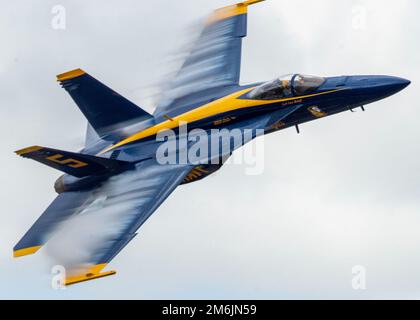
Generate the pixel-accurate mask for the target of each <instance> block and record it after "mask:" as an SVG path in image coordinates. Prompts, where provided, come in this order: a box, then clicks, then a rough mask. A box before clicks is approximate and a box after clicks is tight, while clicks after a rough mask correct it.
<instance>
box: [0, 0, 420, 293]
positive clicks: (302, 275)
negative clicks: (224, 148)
mask: <svg viewBox="0 0 420 320" xmlns="http://www.w3.org/2000/svg"><path fill="white" fill-rule="evenodd" d="M232 3H234V1H230V0H217V1H215V0H179V1H173V0H159V1H147V2H146V1H137V0H124V1H106V2H105V1H93V0H89V1H83V0H71V1H70V0H68V1H64V0H61V1H48V0H43V1H30V0H26V1H24V0H18V1H5V0H0V5H1V6H0V7H1V10H0V36H1V39H2V46H1V47H2V48H1V50H0V83H1V86H0V106H1V108H0V116H1V126H0V133H1V136H2V138H3V139H2V141H3V143H2V148H1V149H0V155H1V160H0V161H1V166H0V170H1V174H0V177H1V178H0V179H1V182H2V183H1V186H0V188H1V192H0V197H1V203H2V210H1V211H0V212H1V213H0V215H1V221H2V222H1V224H0V234H1V237H0V298H51V299H66V298H70V299H77V298H81V299H85V298H86V299H96V298H117V299H118V298H129V299H130V298H138V299H154V298H161V299H184V298H189V299H200V298H209V299H216V298H218V299H223V298H232V299H254V298H256V299H259V298H265V299H282V298H304V299H307V298H314V299H319V298H339V299H341V298H350V299H363V298H375V299H382V298H415V299H418V298H420V272H419V270H420V250H419V246H420V232H419V230H420V203H419V201H420V200H419V199H420V197H419V196H420V170H419V169H420V162H419V156H420V150H419V148H420V147H419V146H420V126H419V121H420V120H419V119H420V109H419V106H418V101H419V99H420V90H419V87H418V83H420V76H419V71H420V70H419V69H420V55H419V54H418V52H419V49H420V48H419V40H418V37H419V34H420V21H419V19H418V12H419V10H420V3H419V2H418V1H414V0H401V1H398V2H396V1H383V0H358V1H357V0H347V1H334V0H319V1H316V2H315V1H307V0H294V1H283V0H268V1H266V2H265V3H261V4H258V5H255V6H253V7H251V8H250V14H249V25H248V26H249V30H248V31H249V32H248V37H247V38H246V40H245V41H244V46H243V60H242V61H243V63H242V77H241V81H242V83H249V82H256V81H263V80H269V79H272V78H274V77H276V76H278V75H281V74H286V73H295V72H302V73H306V74H315V75H323V76H333V75H343V74H345V75H350V74H387V75H395V76H401V77H404V78H408V79H410V80H411V81H412V82H413V83H412V85H411V86H410V87H409V88H407V89H406V90H405V91H403V92H402V93H400V94H398V95H396V96H393V97H391V98H389V99H387V100H384V101H381V102H378V103H375V104H373V105H370V106H368V107H367V112H365V113H362V112H357V113H350V112H348V113H344V114H340V115H337V116H334V117H330V118H327V119H323V120H320V121H315V122H312V123H309V124H304V125H302V127H301V131H302V134H301V135H297V134H296V133H295V131H294V130H292V129H288V130H286V131H281V132H280V133H276V134H274V135H270V136H268V137H266V140H265V141H266V144H265V152H266V153H265V162H264V165H265V170H264V173H263V174H261V175H258V176H247V175H246V174H245V169H246V165H243V166H240V165H234V166H233V165H232V166H228V167H225V168H223V169H222V170H221V171H220V172H219V173H218V174H216V175H215V176H212V177H210V178H208V179H206V180H205V181H204V182H198V183H195V184H191V185H188V186H183V187H180V188H179V189H177V190H176V191H175V192H174V194H173V195H172V196H171V197H170V198H169V199H168V201H166V202H165V203H164V204H163V205H162V206H161V207H160V208H159V209H158V210H157V212H156V213H155V214H154V215H153V216H152V217H151V218H150V220H149V221H148V222H147V223H146V224H145V225H144V226H143V227H142V229H141V231H140V234H139V236H138V237H137V238H136V239H135V240H134V241H133V242H131V244H130V245H129V246H128V247H126V248H125V250H124V251H122V252H121V254H120V255H119V256H118V257H117V258H116V259H115V260H113V261H112V263H111V264H110V266H109V268H112V269H115V270H117V271H118V274H117V276H114V277H109V278H105V279H101V280H96V281H92V282H87V283H84V284H81V285H77V286H72V287H70V288H68V289H66V290H63V291H56V290H53V289H51V284H50V283H51V273H50V270H51V267H52V265H51V261H50V260H49V259H48V257H47V256H46V255H45V252H44V250H41V251H40V252H39V253H38V254H36V255H33V256H29V257H26V258H21V259H13V258H12V248H13V246H14V245H15V243H16V242H17V241H18V240H19V239H20V238H21V236H22V235H23V233H24V232H26V230H27V229H28V228H29V227H30V226H31V225H32V223H33V222H34V221H35V220H36V218H38V216H39V215H40V214H41V213H42V212H43V210H44V209H45V208H46V207H47V206H48V204H49V203H50V202H51V201H52V200H53V199H54V197H55V193H54V190H53V183H54V181H55V180H56V178H57V177H58V176H59V175H60V173H59V172H57V171H54V170H52V169H50V168H48V167H46V166H42V165H40V164H38V163H36V162H33V161H30V160H24V159H21V158H19V157H17V156H16V155H15V154H14V153H13V151H14V150H17V149H20V148H23V147H27V146H32V145H44V146H49V147H56V148H60V149H64V150H78V149H79V148H80V147H81V146H82V144H83V137H84V131H85V126H86V120H85V119H84V118H83V116H82V114H81V112H80V111H79V110H78V108H77V106H76V105H75V104H74V102H73V101H72V100H71V99H70V97H69V96H68V94H67V93H66V92H65V91H64V90H63V89H61V88H60V86H59V85H58V84H57V83H56V81H55V76H56V75H57V74H59V73H62V72H64V71H68V70H71V69H74V68H78V67H80V68H83V69H84V70H86V71H87V72H89V73H90V74H91V75H93V76H94V77H96V78H98V79H99V80H101V81H103V82H104V83H106V84H107V85H109V86H110V87H112V88H113V89H115V90H116V91H118V92H119V93H121V94H122V95H124V96H126V97H127V98H129V99H131V100H132V101H134V102H135V103H137V104H139V105H141V106H143V107H144V108H145V109H146V110H148V111H150V112H151V111H153V107H154V106H153V104H151V102H152V101H153V99H150V96H151V94H152V93H153V92H154V90H153V88H151V85H153V84H156V83H159V82H161V81H165V75H166V74H167V73H168V72H170V71H173V69H174V68H175V67H176V65H177V63H174V62H173V57H174V56H175V55H176V54H177V52H179V51H180V49H182V47H183V45H182V44H183V43H185V39H188V35H189V33H190V32H192V28H193V26H194V25H195V23H196V22H197V21H198V19H199V18H202V17H204V16H205V15H206V14H207V13H208V12H210V11H211V10H212V9H214V8H217V7H220V6H224V5H228V4H232ZM57 4H60V5H63V6H64V7H65V8H66V14H67V28H66V30H54V29H52V28H51V19H52V18H53V15H52V14H51V9H52V8H53V6H54V5H57ZM364 13H366V19H365V20H363V15H364ZM360 14H362V16H360ZM360 17H361V18H362V22H360V19H359V18H360ZM355 265H362V266H365V267H366V270H367V290H364V291H355V290H353V289H352V285H351V284H352V277H353V275H352V267H353V266H355Z"/></svg>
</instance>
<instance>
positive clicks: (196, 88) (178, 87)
mask: <svg viewBox="0 0 420 320" xmlns="http://www.w3.org/2000/svg"><path fill="white" fill-rule="evenodd" d="M261 1H264V0H248V1H244V2H241V3H238V4H235V5H231V6H227V7H224V8H221V9H218V10H216V11H214V12H213V13H212V14H211V15H210V16H209V17H208V19H207V21H206V23H205V26H204V28H203V30H202V32H201V35H200V37H199V38H198V40H197V41H196V42H195V44H194V46H193V47H192V50H191V52H190V54H189V56H188V57H187V59H186V60H185V62H184V64H183V66H182V67H181V69H180V70H179V72H178V74H177V75H176V76H175V78H174V79H173V81H172V82H171V83H170V84H169V87H168V88H165V91H164V93H163V97H162V99H161V101H160V103H159V105H158V107H157V109H156V111H155V116H158V117H159V116H162V115H170V116H174V111H175V110H178V109H180V108H182V107H185V106H187V105H194V103H196V102H198V101H202V99H203V96H206V95H208V91H209V90H210V91H211V89H212V88H213V89H214V88H219V87H224V86H231V85H238V84H239V76H240V69H241V47H242V38H243V37H245V36H246V34H247V12H248V6H249V5H251V4H254V3H257V2H261Z"/></svg>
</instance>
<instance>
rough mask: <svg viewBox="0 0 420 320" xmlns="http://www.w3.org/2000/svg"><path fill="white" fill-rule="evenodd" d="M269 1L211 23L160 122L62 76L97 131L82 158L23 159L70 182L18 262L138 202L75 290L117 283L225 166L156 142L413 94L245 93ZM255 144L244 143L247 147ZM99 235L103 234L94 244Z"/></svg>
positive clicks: (88, 262)
mask: <svg viewBox="0 0 420 320" xmlns="http://www.w3.org/2000/svg"><path fill="white" fill-rule="evenodd" d="M261 1H263V0H248V1H244V2H241V3H238V4H235V5H231V6H227V7H224V8H221V9H218V10H216V11H215V12H214V13H212V14H211V15H210V17H209V18H208V20H206V23H205V24H204V27H203V30H202V32H201V35H200V37H199V38H198V39H197V41H196V43H195V45H194V47H193V48H192V50H191V52H190V54H189V56H188V57H187V58H186V61H185V62H184V64H183V66H182V68H181V70H180V71H179V72H178V74H177V75H176V76H175V77H174V80H173V81H172V82H171V86H170V87H169V88H168V89H167V90H166V91H165V92H164V97H163V98H162V99H161V102H160V103H159V105H158V106H157V108H156V111H155V113H154V114H153V115H152V114H149V113H147V112H146V111H144V110H142V109H141V108H140V107H138V106H137V105H135V104H134V103H132V102H130V101H128V100H127V99H125V98H124V97H122V96H121V95H119V94H117V93H116V92H115V91H113V90H112V89H110V88H108V87H106V86H105V85H104V84H102V83H101V82H99V81H97V80H96V79H95V78H93V77H92V76H90V75H89V74H87V73H86V72H84V71H83V70H81V69H77V70H73V71H70V72H66V73H63V74H60V75H58V76H57V79H58V81H59V83H60V84H61V86H62V87H63V88H64V89H65V90H66V91H67V92H68V93H69V94H70V96H71V97H72V98H73V100H74V102H75V103H76V104H77V105H78V107H79V108H80V110H81V111H82V113H83V114H84V116H85V117H86V118H87V120H88V122H89V124H88V130H87V134H86V145H85V148H84V149H83V150H82V151H80V152H79V153H75V152H67V151H61V150H55V149H51V148H44V147H39V146H34V147H29V148H26V149H23V150H20V151H17V154H18V155H20V156H22V157H25V158H30V159H33V160H36V161H39V162H41V163H43V164H45V165H48V166H50V167H53V168H55V169H58V170H61V171H63V172H64V173H65V174H64V175H63V176H61V177H60V178H59V179H58V180H57V182H56V183H55V190H56V191H57V193H58V194H59V195H58V196H57V198H56V199H55V200H54V201H53V202H52V203H51V205H50V206H49V207H48V208H47V209H46V210H45V212H44V213H43V214H42V215H41V217H40V218H39V219H38V220H37V221H36V222H35V224H34V225H33V226H32V227H31V228H30V229H29V231H28V232H27V233H26V234H25V235H24V236H23V238H22V239H21V240H20V241H19V242H18V244H17V245H16V246H15V247H14V256H15V257H21V256H26V255H30V254H33V253H35V252H37V251H38V250H39V249H40V248H41V247H42V246H43V245H44V244H45V243H46V242H47V241H48V240H49V239H50V238H51V237H52V236H53V234H55V231H57V229H58V228H59V227H60V226H61V225H62V224H63V223H65V222H66V221H67V220H69V219H70V218H71V217H74V216H77V215H81V214H89V210H90V209H91V207H94V208H95V210H97V211H99V212H101V210H110V209H111V211H113V208H114V207H113V206H115V204H116V203H125V202H126V201H129V202H130V206H126V207H124V206H123V207H122V208H121V206H119V207H118V210H119V211H121V212H122V214H121V216H118V217H119V220H116V221H117V222H119V223H117V222H115V223H114V224H113V225H112V232H109V230H107V233H106V234H103V235H99V237H98V239H100V240H101V241H97V243H96V246H90V247H89V250H91V252H89V254H88V255H85V256H84V258H83V261H80V265H79V266H78V268H76V269H77V272H75V273H69V274H68V275H67V278H66V284H68V285H69V284H74V283H78V282H82V281H87V280H91V279H96V278H100V277H105V276H108V275H112V274H115V271H103V269H104V268H105V266H106V265H107V264H108V263H109V262H110V261H111V260H112V259H113V258H114V257H115V256H116V255H117V254H118V253H119V252H120V251H121V250H122V249H123V248H124V247H125V246H126V245H127V244H128V243H129V242H130V241H131V240H132V239H133V238H134V237H135V236H136V232H137V230H138V229H139V228H140V227H141V226H142V224H143V223H144V222H145V221H146V220H147V219H148V218H149V217H150V216H151V214H152V213H153V212H154V211H155V210H156V209H157V208H158V207H159V206H160V204H162V202H163V201H164V200H165V199H166V198H167V197H168V196H169V195H170V194H171V193H172V192H173V191H174V190H175V188H176V187H178V186H179V185H181V184H185V183H191V182H195V181H197V180H200V179H202V178H205V177H206V176H208V175H210V174H211V173H213V172H215V171H216V170H218V169H219V168H220V167H221V166H222V165H223V162H220V163H217V164H214V162H212V161H208V162H207V164H202V163H205V162H202V163H201V162H200V164H192V163H188V162H187V163H183V164H180V163H178V164H167V165H162V164H160V163H158V161H157V159H156V152H157V149H158V147H159V145H161V144H162V143H163V142H162V141H159V140H158V139H156V137H157V135H158V133H159V132H162V131H165V130H169V129H171V130H173V131H174V132H176V134H178V135H179V134H180V124H181V123H184V124H185V123H186V124H188V130H193V129H197V128H201V129H203V130H206V132H209V134H210V132H211V130H212V129H215V128H216V129H217V128H219V129H220V128H224V129H239V132H243V131H244V130H245V129H252V130H257V129H260V130H264V132H265V134H269V133H272V132H276V131H279V130H282V129H286V128H289V127H296V128H297V129H298V128H299V127H298V125H299V124H301V123H304V122H308V121H312V120H316V119H320V118H323V117H326V116H329V115H333V114H336V113H339V112H343V111H349V110H350V111H353V109H354V108H359V107H361V108H364V106H365V105H367V104H369V103H372V102H375V101H378V100H381V99H384V98H386V97H389V96H391V95H393V94H395V93H397V92H399V91H400V90H402V89H404V88H405V87H407V86H408V85H409V84H410V81H408V80H405V79H402V78H397V77H391V76H339V77H327V78H324V77H318V76H307V75H303V74H293V75H285V76H281V77H279V78H276V79H275V80H272V81H268V82H262V83H255V84H250V85H240V84H239V72H240V65H241V42H242V38H244V37H245V36H246V34H247V11H248V7H249V6H250V5H252V4H255V3H257V2H261ZM235 132H238V130H236V131H235ZM253 138H255V136H253V137H252V139H253ZM248 140H249V139H248ZM248 140H247V139H243V143H242V145H243V144H245V143H246V142H248ZM239 147H240V145H239V146H238V145H234V146H230V147H229V148H228V149H229V150H228V151H227V152H228V154H227V155H226V154H222V155H221V156H229V155H230V154H231V153H232V152H233V151H234V150H235V149H236V148H239ZM208 160H210V159H208ZM133 185H134V186H135V187H133ZM98 199H100V201H99V204H98ZM98 208H99V209H98ZM115 208H116V207H115ZM115 210H117V208H116V209H115ZM98 219H101V215H100V214H99V215H98ZM95 231H97V230H96V229H95V225H94V226H92V237H93V236H94V235H95ZM98 232H99V231H98ZM80 249H81V250H82V249H85V250H87V249H88V248H80ZM80 266H83V268H80Z"/></svg>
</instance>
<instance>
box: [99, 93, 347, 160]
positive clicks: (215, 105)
mask: <svg viewBox="0 0 420 320" xmlns="http://www.w3.org/2000/svg"><path fill="white" fill-rule="evenodd" d="M253 89H255V87H253V88H248V89H245V90H240V91H237V92H235V93H233V94H230V95H228V96H225V97H223V98H221V99H218V100H215V101H212V102H210V103H207V104H205V105H203V106H201V107H198V108H196V109H194V110H191V111H188V112H186V113H183V114H181V115H179V116H177V117H174V118H172V119H171V120H167V121H164V122H161V123H158V124H156V125H154V126H152V127H150V128H147V129H145V130H143V131H140V132H138V133H135V134H133V135H132V136H130V137H128V138H126V139H124V140H122V141H120V142H118V143H117V144H115V145H112V146H110V147H108V148H106V149H105V150H103V151H101V152H100V153H99V155H101V154H104V153H107V152H109V151H111V150H114V149H116V148H119V147H121V146H124V145H126V144H129V143H132V142H135V141H139V140H142V139H145V138H148V137H151V136H154V135H156V134H158V133H159V132H162V131H165V130H169V129H175V128H178V127H179V126H180V123H182V124H186V123H187V124H188V123H194V122H197V121H199V120H203V119H206V118H210V117H213V116H216V115H218V114H222V113H226V112H229V111H234V110H239V109H245V108H253V107H259V106H264V105H269V104H273V103H279V102H286V101H293V100H301V99H305V98H311V97H316V96H320V95H325V94H328V93H333V92H337V91H340V90H342V89H338V90H332V91H326V92H321V93H315V94H311V95H306V96H300V97H291V98H284V99H279V100H249V99H238V98H239V97H241V96H243V95H244V94H246V93H248V92H250V91H251V90H253Z"/></svg>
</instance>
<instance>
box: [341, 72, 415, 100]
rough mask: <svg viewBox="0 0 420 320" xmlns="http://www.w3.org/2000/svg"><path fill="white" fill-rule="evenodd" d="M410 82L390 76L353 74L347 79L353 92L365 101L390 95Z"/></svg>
mask: <svg viewBox="0 0 420 320" xmlns="http://www.w3.org/2000/svg"><path fill="white" fill-rule="evenodd" d="M410 83H411V81H409V80H407V79H403V78H398V77H390V76H354V77H350V79H349V81H348V84H349V86H350V87H351V88H352V89H353V90H354V93H355V94H357V95H358V96H360V97H362V96H363V97H364V99H365V101H366V103H370V102H373V101H377V100H381V99H384V98H387V97H389V96H392V95H394V94H396V93H397V92H400V91H401V90H403V89H404V88H406V87H407V86H408V85H410Z"/></svg>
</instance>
